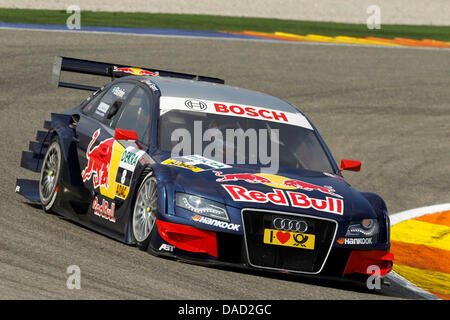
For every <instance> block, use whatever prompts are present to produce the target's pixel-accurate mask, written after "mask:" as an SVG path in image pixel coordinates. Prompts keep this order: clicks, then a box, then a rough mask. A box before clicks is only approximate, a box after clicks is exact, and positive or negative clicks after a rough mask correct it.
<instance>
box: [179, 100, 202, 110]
mask: <svg viewBox="0 0 450 320" xmlns="http://www.w3.org/2000/svg"><path fill="white" fill-rule="evenodd" d="M184 104H185V105H186V107H188V108H189V109H192V110H200V111H203V110H205V109H206V108H207V105H206V103H204V102H203V101H200V100H186V102H185V103H184Z"/></svg>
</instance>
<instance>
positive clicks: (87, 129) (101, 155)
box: [76, 81, 136, 202]
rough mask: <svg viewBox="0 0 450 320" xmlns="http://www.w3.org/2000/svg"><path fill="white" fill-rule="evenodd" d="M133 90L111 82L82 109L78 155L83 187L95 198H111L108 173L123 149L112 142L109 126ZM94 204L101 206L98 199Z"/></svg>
mask: <svg viewBox="0 0 450 320" xmlns="http://www.w3.org/2000/svg"><path fill="white" fill-rule="evenodd" d="M135 88H136V85H135V84H134V83H133V82H126V81H123V82H114V83H113V84H112V85H110V86H109V87H107V88H105V89H104V92H102V93H100V94H98V95H97V96H95V97H94V98H93V99H92V101H90V102H88V103H87V104H86V105H85V106H84V107H83V109H82V114H81V117H80V120H79V123H78V125H77V129H76V130H77V137H78V139H79V141H78V144H77V154H78V159H79V163H80V169H81V170H82V171H81V177H82V179H83V183H84V186H85V187H86V188H88V189H89V190H91V191H92V192H93V194H94V195H95V198H97V196H99V195H102V196H106V197H108V198H114V196H113V194H114V192H113V191H112V188H113V187H114V185H113V184H114V183H113V182H111V177H110V171H111V169H112V166H113V161H114V160H115V159H116V158H117V157H119V156H121V152H122V149H123V147H122V146H121V145H120V144H118V143H117V141H116V140H115V139H114V128H112V124H114V121H115V120H116V119H117V116H118V114H119V112H120V110H121V109H122V108H123V107H124V106H125V105H126V103H127V101H128V100H129V97H130V96H131V94H132V92H133V91H134V90H135ZM119 154H120V155H119ZM115 161H116V162H117V160H115ZM97 201H98V202H102V201H101V199H99V198H97Z"/></svg>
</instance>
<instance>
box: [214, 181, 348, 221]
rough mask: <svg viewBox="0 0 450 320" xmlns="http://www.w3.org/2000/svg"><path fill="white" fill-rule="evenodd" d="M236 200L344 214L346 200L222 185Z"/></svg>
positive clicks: (277, 190) (278, 190)
mask: <svg viewBox="0 0 450 320" xmlns="http://www.w3.org/2000/svg"><path fill="white" fill-rule="evenodd" d="M222 187H223V188H224V189H225V190H226V191H227V193H228V194H229V195H230V197H231V198H232V199H233V200H234V201H238V202H239V201H242V202H253V203H261V204H262V203H272V204H275V205H279V206H289V205H290V206H292V207H295V208H301V209H308V208H312V209H314V210H317V211H322V212H328V213H333V214H338V215H343V214H344V201H343V200H342V199H336V198H331V197H325V199H316V198H312V197H309V196H308V195H306V194H304V193H301V192H295V191H284V190H280V189H272V191H273V192H262V191H257V190H249V189H247V188H244V187H241V186H236V185H231V184H228V185H222Z"/></svg>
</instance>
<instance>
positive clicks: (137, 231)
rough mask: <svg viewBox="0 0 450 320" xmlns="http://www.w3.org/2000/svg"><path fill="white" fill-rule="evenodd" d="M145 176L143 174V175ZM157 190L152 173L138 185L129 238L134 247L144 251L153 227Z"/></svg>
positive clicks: (147, 174)
mask: <svg viewBox="0 0 450 320" xmlns="http://www.w3.org/2000/svg"><path fill="white" fill-rule="evenodd" d="M144 174H145V173H144ZM157 206H158V188H157V183H156V178H155V177H154V175H153V172H150V173H148V172H147V173H146V175H145V177H144V179H143V180H142V182H141V183H140V185H139V189H138V192H137V193H136V199H135V201H134V206H133V212H132V216H131V237H132V241H133V242H135V243H136V246H137V247H138V248H139V249H140V250H143V251H146V250H147V248H148V245H149V243H150V238H151V234H152V230H153V228H154V226H155V221H156V211H157Z"/></svg>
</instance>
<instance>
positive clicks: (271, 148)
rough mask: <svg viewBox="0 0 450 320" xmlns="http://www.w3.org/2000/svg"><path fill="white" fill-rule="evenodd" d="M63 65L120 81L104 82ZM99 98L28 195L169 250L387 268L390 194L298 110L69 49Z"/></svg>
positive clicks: (67, 124) (24, 188) (62, 134)
mask: <svg viewBox="0 0 450 320" xmlns="http://www.w3.org/2000/svg"><path fill="white" fill-rule="evenodd" d="M61 71H68V72H76V73H83V74H89V75H97V76H107V77H112V78H113V81H112V82H110V83H108V84H107V85H105V86H104V87H101V88H98V87H93V86H90V85H84V84H76V83H69V82H62V81H60V74H61ZM52 81H53V83H55V84H56V85H58V86H61V87H68V88H75V89H81V90H91V91H94V93H93V94H92V95H91V96H90V97H88V98H87V99H86V100H85V101H83V102H82V103H81V104H80V105H79V106H77V107H73V108H70V109H68V110H66V111H64V112H63V113H60V114H56V113H52V115H51V121H46V122H45V123H44V128H45V129H47V130H46V131H38V132H37V136H36V140H37V141H32V142H30V145H29V151H25V152H23V154H22V160H21V166H22V167H23V168H26V169H29V170H31V171H34V172H36V173H39V175H40V176H39V178H38V179H37V180H28V179H18V180H17V185H16V192H17V193H19V194H21V195H23V196H24V197H25V198H26V199H28V200H29V201H33V202H38V203H40V204H41V205H42V207H43V209H44V210H45V211H47V212H56V213H58V214H60V215H62V216H64V217H67V218H69V219H71V220H73V221H76V222H78V223H80V224H82V225H84V226H86V227H88V228H91V229H92V230H95V231H97V232H100V233H102V234H104V235H107V236H109V237H111V238H114V239H117V240H120V241H123V242H125V243H128V244H134V245H136V246H137V247H138V248H139V249H142V250H146V251H148V252H150V253H152V254H155V255H159V256H169V257H176V258H178V259H183V260H189V261H194V262H197V263H201V264H208V265H209V264H212V265H231V266H239V267H244V268H252V269H263V270H271V271H275V272H283V273H287V272H288V273H298V274H310V275H327V276H337V277H341V276H344V275H355V274H359V275H363V276H365V277H367V276H368V275H372V274H374V273H376V274H377V275H380V276H385V275H386V274H387V273H388V272H390V271H391V270H392V261H393V255H392V253H390V252H389V249H390V239H389V228H390V226H389V216H388V213H387V208H386V205H385V203H384V201H383V199H382V198H381V197H380V196H378V195H376V194H374V193H369V192H359V191H358V190H356V189H355V188H353V187H351V186H350V185H349V184H348V183H347V182H346V181H345V180H344V179H343V177H342V175H341V172H342V170H353V171H359V169H360V167H361V163H360V162H359V161H355V160H345V159H344V160H342V162H341V165H340V167H338V166H337V165H336V163H335V161H334V159H333V157H332V155H331V154H330V151H329V150H328V148H327V146H326V145H325V143H324V141H323V140H322V138H321V137H320V135H319V133H318V131H317V130H316V128H315V127H314V126H313V124H312V123H311V122H310V121H309V120H308V118H307V117H306V116H305V115H304V114H303V113H302V112H300V111H299V110H298V109H297V108H295V107H294V106H292V105H291V104H289V103H287V102H285V101H283V100H281V99H278V98H275V97H272V96H269V95H266V94H262V93H258V92H254V91H249V90H244V89H239V88H235V87H231V86H227V85H225V84H224V81H223V80H221V79H218V78H212V77H205V76H196V75H191V74H185V73H178V72H170V71H164V70H155V69H151V68H138V67H129V66H125V65H118V64H109V63H103V62H96V61H88V60H79V59H73V58H67V57H56V58H55V63H54V66H53V78H52Z"/></svg>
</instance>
